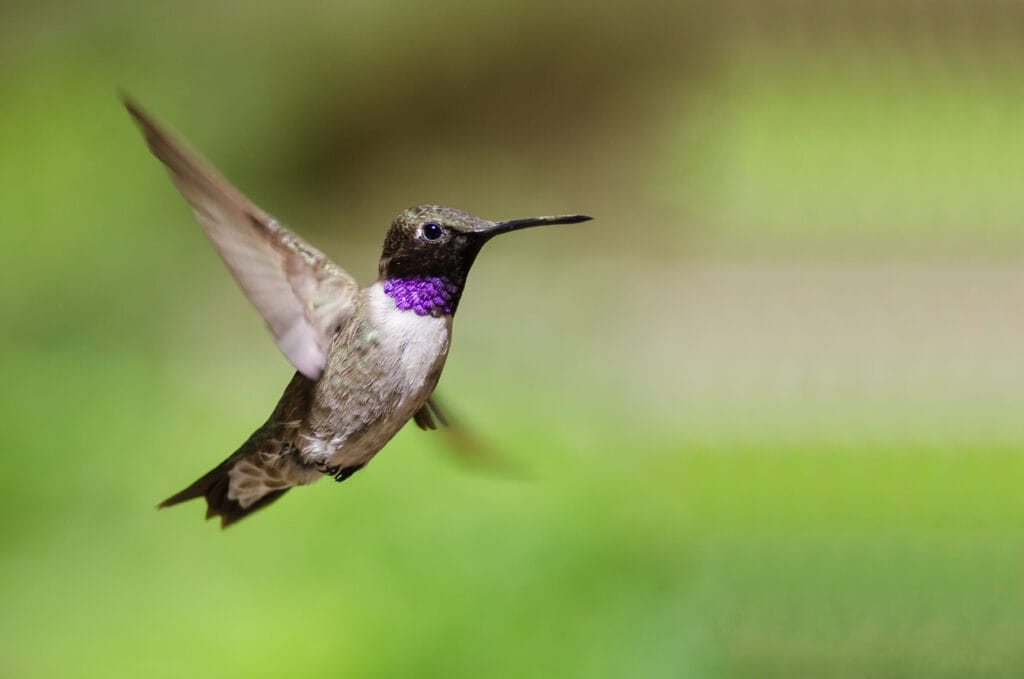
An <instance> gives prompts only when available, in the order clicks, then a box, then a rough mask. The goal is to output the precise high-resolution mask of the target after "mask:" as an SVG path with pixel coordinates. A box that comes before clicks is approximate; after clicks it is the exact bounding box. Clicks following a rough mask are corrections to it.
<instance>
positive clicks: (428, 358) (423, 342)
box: [124, 97, 590, 527]
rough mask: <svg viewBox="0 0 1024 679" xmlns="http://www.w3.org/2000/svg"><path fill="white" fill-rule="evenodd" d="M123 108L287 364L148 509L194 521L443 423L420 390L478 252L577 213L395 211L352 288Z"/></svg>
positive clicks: (231, 513) (356, 461)
mask: <svg viewBox="0 0 1024 679" xmlns="http://www.w3.org/2000/svg"><path fill="white" fill-rule="evenodd" d="M124 104H125V107H126V108H127V109H128V112H129V113H130V114H131V116H132V118H134V120H135V123H136V124H137V125H138V126H139V128H140V129H141V131H142V133H143V136H144V137H145V140H146V143H147V144H148V146H149V149H150V151H152V153H153V155H155V156H156V157H157V158H158V159H159V160H160V161H161V162H162V163H163V164H164V165H165V166H166V169H167V171H168V173H169V174H170V177H171V179H172V181H173V182H174V184H175V185H176V186H177V188H178V190H179V191H180V192H181V194H182V195H183V196H184V198H185V199H186V200H187V201H188V203H189V204H190V206H191V208H192V210H193V212H194V213H195V217H196V219H197V221H198V222H199V224H200V225H201V226H202V228H203V230H204V231H205V232H206V235H207V236H208V237H209V239H210V240H211V241H212V242H213V246H214V247H215V248H216V250H217V252H218V253H219V254H220V256H221V258H222V259H223V260H224V263H225V264H226V265H227V267H228V269H229V270H230V271H231V273H232V275H233V276H234V278H235V281H236V282H237V283H238V285H239V287H240V288H241V289H242V292H243V293H244V294H245V296H246V297H247V298H248V299H249V301H250V302H251V303H252V304H253V306H255V307H256V309H257V311H259V313H260V315H261V316H262V317H263V319H264V320H265V321H266V323H267V326H268V328H269V330H270V332H271V334H272V335H273V337H274V341H275V342H276V344H277V347H278V348H279V349H280V350H281V352H282V353H283V354H284V356H285V358H287V359H288V361H289V362H290V363H291V364H292V366H294V368H295V371H296V372H295V375H294V376H293V377H292V379H291V381H290V382H289V383H288V385H287V386H286V387H285V390H284V394H283V395H282V396H281V399H280V400H279V401H278V403H277V406H276V407H275V408H274V411H273V412H272V413H271V414H270V417H269V419H267V421H266V422H265V423H264V424H263V425H262V426H261V427H259V428H258V429H257V430H256V431H255V432H253V434H252V435H251V436H250V437H249V438H248V439H247V440H246V441H245V442H244V443H243V444H242V445H241V446H240V447H239V448H238V450H236V451H235V452H234V453H232V454H231V455H230V456H228V458H227V459H226V460H224V461H223V462H221V463H220V464H219V465H217V466H216V467H214V468H213V469H212V470H210V471H209V472H207V473H206V474H204V475H203V476H201V477H200V478H199V479H198V480H197V481H195V482H194V483H193V484H191V485H190V486H188V487H187V488H185V489H184V490H182V491H180V492H178V493H175V494H174V495H172V496H171V497H169V498H167V499H166V500H164V501H163V502H161V503H160V505H159V507H161V508H162V507H170V506H172V505H176V504H179V503H181V502H185V501H187V500H192V499H195V498H200V497H202V498H205V500H206V506H207V510H206V518H207V519H209V518H212V517H214V516H219V517H220V521H221V526H222V527H224V526H228V525H230V524H232V523H234V522H236V521H238V520H239V519H242V518H244V517H246V516H248V515H249V514H251V513H252V512H254V511H256V510H257V509H260V508H262V507H266V506H267V505H269V504H270V503H272V502H274V501H275V500H277V499H278V498H279V497H281V496H282V495H284V493H286V492H287V491H288V490H289V489H290V488H292V487H293V486H302V485H307V484H310V483H313V482H314V481H317V480H319V479H320V478H322V477H324V476H329V477H332V478H334V479H336V480H337V481H344V480H345V479H347V478H349V477H350V476H352V475H353V474H354V473H356V472H357V471H359V470H360V469H362V468H363V467H364V466H365V465H366V464H367V463H368V462H369V461H370V460H371V459H372V458H373V457H374V455H376V454H377V452H378V451H380V450H381V448H383V447H384V446H385V444H387V442H388V441H389V440H391V438H392V437H393V436H394V435H395V434H396V433H398V431H399V430H400V429H401V428H402V427H403V426H404V425H405V424H406V422H408V421H409V420H413V421H414V422H415V423H416V424H417V425H418V426H419V427H420V428H422V429H435V428H437V426H438V424H441V425H445V424H447V422H446V420H445V416H444V414H443V413H442V412H441V410H440V409H439V408H438V406H437V403H436V401H435V400H434V399H433V398H432V394H433V391H434V388H435V387H436V385H437V381H438V379H439V378H440V376H441V370H442V369H443V368H444V364H445V360H446V359H447V356H448V347H449V342H450V340H451V331H452V319H453V317H454V316H455V311H456V310H457V308H458V305H459V299H460V298H461V296H462V292H463V290H464V289H465V285H466V277H467V275H468V274H469V270H470V267H472V265H473V262H474V261H475V260H476V257H477V254H478V253H479V252H480V249H481V248H482V247H483V246H484V244H485V243H487V242H488V241H489V240H490V239H491V238H493V237H494V236H497V235H498V234H503V233H509V232H511V231H518V230H520V229H524V228H527V227H534V226H544V225H549V224H574V223H579V222H585V221H587V220H589V219H590V217H588V216H585V215H562V216H554V217H530V218H526V219H513V220H510V221H502V222H493V221H489V220H487V219H482V218H480V217H477V216H474V215H472V214H470V213H468V212H464V211H463V210H457V209H455V208H451V207H444V206H441V205H420V206H417V207H413V208H409V209H408V210H405V211H403V212H401V213H399V214H398V215H397V216H396V217H395V219H394V221H393V222H392V223H391V226H390V228H389V229H388V231H387V235H386V237H385V239H384V248H383V252H382V253H381V257H380V264H379V266H378V277H377V280H376V281H375V282H374V283H373V284H372V285H369V286H367V287H363V288H360V287H359V285H358V284H357V283H356V281H355V279H353V278H352V276H350V275H349V274H348V273H347V272H345V270H344V269H342V268H341V267H339V266H338V265H337V264H335V263H334V262H332V261H331V260H330V259H328V258H327V256H325V255H324V254H323V253H322V252H320V251H319V250H317V249H316V248H314V247H313V246H311V245H309V244H308V243H307V242H306V241H304V240H303V239H302V238H300V237H299V236H297V235H295V234H294V233H292V232H291V231H290V230H288V229H287V228H285V227H284V226H283V225H282V224H281V223H280V222H278V221H277V220H276V219H274V218H273V217H271V216H270V215H269V214H267V213H266V212H264V211H263V210H262V209H260V208H259V207H257V206H256V205H255V204H254V203H253V202H252V201H250V200H249V199H248V198H247V197H246V196H245V195H243V194H242V192H241V191H239V190H238V189H236V188H235V187H234V186H232V185H231V184H230V183H229V182H228V181H227V180H226V179H225V178H224V177H223V176H222V175H221V174H220V173H218V172H217V171H216V170H215V169H213V167H212V166H211V165H209V164H208V163H207V162H206V161H204V160H203V159H202V158H201V157H200V156H199V155H198V154H196V153H195V152H193V151H192V150H190V149H189V148H188V147H187V146H186V145H184V144H183V143H181V142H179V141H178V140H177V139H175V137H174V136H173V135H171V134H170V133H169V132H168V131H167V130H166V129H165V128H164V127H162V126H161V125H160V124H158V123H157V122H156V121H155V120H154V119H153V118H152V117H151V116H150V115H149V114H148V113H146V112H145V111H144V110H143V109H142V108H140V107H139V106H138V105H137V104H136V103H135V102H133V101H132V100H131V99H129V98H127V97H125V98H124Z"/></svg>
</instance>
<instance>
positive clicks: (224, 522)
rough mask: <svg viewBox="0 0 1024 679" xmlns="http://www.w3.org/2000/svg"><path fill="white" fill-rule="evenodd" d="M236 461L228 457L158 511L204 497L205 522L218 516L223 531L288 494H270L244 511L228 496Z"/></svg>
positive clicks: (165, 502) (235, 458)
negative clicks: (232, 470) (231, 473)
mask: <svg viewBox="0 0 1024 679" xmlns="http://www.w3.org/2000/svg"><path fill="white" fill-rule="evenodd" d="M237 461H238V458H237V457H235V456H231V457H229V458H228V459H227V460H225V461H224V462H222V463H221V464H219V465H217V466H216V467H214V468H213V469H211V470H210V471H209V472H207V473H206V474H204V475H203V476H201V477H200V478H199V479H197V480H196V481H195V482H194V483H193V484H192V485H190V486H188V487H187V488H185V489H184V490H182V491H179V492H177V493H175V494H174V495H172V496H171V497H169V498H167V499H166V500H164V501H163V502H161V503H160V504H159V505H157V508H158V509H163V508H165V507H173V506H174V505H177V504H180V503H182V502H187V501H188V500H194V499H195V498H198V497H203V498H206V518H207V519H210V518H213V517H215V516H219V517H220V525H221V527H222V528H226V527H227V526H230V525H231V524H233V523H234V522H235V521H238V520H239V519H242V518H245V517H246V516H248V515H249V514H251V513H252V512H254V511H256V510H257V509H260V508H262V507H266V506H267V505H269V504H270V503H271V502H273V501H274V500H276V499H277V498H279V497H281V496H282V495H284V494H285V493H286V492H287V491H288V488H279V489H276V490H271V491H270V492H268V493H266V494H265V495H263V496H262V497H260V498H259V499H257V500H256V501H254V502H252V503H251V504H249V505H247V506H244V507H243V506H242V505H241V504H240V503H239V502H238V500H235V499H232V498H230V497H229V496H228V491H229V489H230V488H231V476H230V472H231V468H232V467H233V466H234V465H235V463H236V462H237Z"/></svg>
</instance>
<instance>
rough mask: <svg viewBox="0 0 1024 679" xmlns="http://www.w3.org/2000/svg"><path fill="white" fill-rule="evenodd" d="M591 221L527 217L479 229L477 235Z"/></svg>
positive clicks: (583, 217) (579, 217)
mask: <svg viewBox="0 0 1024 679" xmlns="http://www.w3.org/2000/svg"><path fill="white" fill-rule="evenodd" d="M591 219H593V217H588V216H586V215H558V216H556V217H527V218H526V219H512V220H510V221H507V222H497V223H495V224H494V225H493V226H490V227H487V228H485V229H481V230H480V231H479V232H478V233H483V234H486V235H487V236H497V235H498V234H499V233H508V232H509V231H516V230H518V229H526V228H529V227H531V226H545V225H547V224H579V223H580V222H587V221H590V220H591Z"/></svg>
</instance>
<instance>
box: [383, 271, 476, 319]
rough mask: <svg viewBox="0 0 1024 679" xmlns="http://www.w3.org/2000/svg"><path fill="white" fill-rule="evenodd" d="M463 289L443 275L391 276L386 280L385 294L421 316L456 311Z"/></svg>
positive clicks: (399, 305) (448, 313) (396, 303)
mask: <svg viewBox="0 0 1024 679" xmlns="http://www.w3.org/2000/svg"><path fill="white" fill-rule="evenodd" d="M460 293H461V290H460V288H459V286H458V285H456V284H455V283H452V282H451V281H450V280H449V279H447V278H443V277H441V276H414V277H412V278H389V279H387V280H386V281H384V294H385V295H387V296H388V297H391V298H393V299H394V300H395V306H397V307H398V308H399V309H401V310H402V311H409V310H410V309H411V310H412V311H415V312H416V314H417V315H419V316H443V315H449V316H450V315H451V314H454V313H455V307H456V306H457V305H458V303H459V295H460Z"/></svg>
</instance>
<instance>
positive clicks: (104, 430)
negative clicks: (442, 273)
mask: <svg viewBox="0 0 1024 679" xmlns="http://www.w3.org/2000/svg"><path fill="white" fill-rule="evenodd" d="M1022 20H1024V12H1022V11H1021V10H1020V9H1019V8H1015V7H1013V6H1011V5H1010V4H1008V3H995V2H993V3H986V2H938V3H915V2H896V3H853V2H850V3H839V2H831V3H803V2H780V3H729V4H727V6H719V5H718V4H715V3H684V2H680V3H665V4H661V3H649V4H648V3H643V4H641V5H640V6H637V5H636V4H635V3H625V2H622V3H620V2H611V3H597V4H595V3H584V2H569V3H560V4H558V5H557V6H555V5H551V4H550V3H539V2H527V3H516V4H510V5H508V6H506V5H502V4H498V3H491V2H480V3H472V4H470V5H466V4H465V3H457V2H450V1H444V0H443V1H441V2H433V3H422V4H407V5H402V4H398V5H396V4H393V3H378V2H369V1H362V2H348V3H308V4H284V3H270V2H256V3H245V4H244V5H241V4H238V3H221V2H214V3H208V2H204V3H199V2H186V3H176V4H171V5H166V6H159V5H157V4H139V3H128V2H96V3H88V4H86V3H67V4H66V5H65V4H63V3H54V2H34V3H26V2H13V3H7V4H5V5H4V6H3V8H2V9H0V44H2V45H3V51H2V55H3V58H2V59H0V208H2V211H3V215H4V217H3V224H2V227H0V228H2V241H0V271H2V272H3V276H4V279H3V282H4V284H3V286H2V287H0V313H2V318H3V332H2V334H0V374H2V376H3V386H2V387H0V413H2V419H0V453H2V454H0V525H2V530H3V535H4V545H3V548H2V551H0V601H3V605H2V607H0V676H4V677H42V676H54V677H69V676H103V677H113V676H130V677H138V676H168V677H170V676H175V677H177V676H182V675H186V676H187V675H192V676H215V675H220V676H268V677H270V676H273V677H277V676H282V675H283V674H288V675H292V674H295V675H300V676H337V675H339V674H344V675H351V676H371V677H377V676H379V677H385V676H394V677H408V676H444V677H458V676H467V677H469V676H474V677H475V676H481V675H484V676H510V677H512V676H516V677H519V676H587V677H592V676H609V677H660V676H665V677H678V676H687V677H689V676H694V677H696V676H723V677H733V676H750V677H765V676H787V677H788V676H850V677H864V676H908V675H909V676H1019V675H1020V673H1021V670H1022V668H1024V645H1022V644H1021V639H1022V638H1024V580H1022V578H1021V558H1022V553H1024V551H1022V550H1024V540H1022V538H1021V526H1022V525H1024V501H1022V500H1021V493H1020V486H1021V482H1022V480H1024V455H1022V452H1024V418H1022V417H1021V416H1020V413H1021V412H1022V406H1024V315H1022V310H1024V272H1022V271H1024V270H1022V268H1021V265H1022V261H1021V260H1022V257H1021V255H1022V246H1024V230H1022V228H1021V215H1022V214H1024V197H1022V196H1024V192H1022V191H1021V189H1020V187H1021V186H1024V160H1022V158H1024V123H1022V122H1021V121H1022V120H1024V117H1022V116H1021V112H1022V108H1024V84H1022V81H1021V78H1020V77H1019V73H1020V72H1021V67H1022V66H1024V47H1022V45H1024V32H1022V29H1021V26H1022V25H1024V23H1022ZM119 88H123V89H124V90H126V91H128V92H130V93H131V94H132V95H133V96H135V97H137V98H138V99H139V100H140V101H141V102H142V103H143V104H144V105H145V106H147V107H148V108H149V109H151V110H152V111H153V112H154V113H155V114H156V115H157V116H158V117H160V118H161V119H163V120H165V121H166V122H167V123H168V124H169V125H170V126H171V127H173V128H175V129H177V130H179V131H180V132H181V133H182V134H183V135H184V136H185V137H187V138H188V139H189V140H190V141H191V142H192V143H193V144H194V145H195V146H196V147H197V148H198V149H199V150H201V151H202V152H203V153H204V154H205V155H207V156H208V157H209V158H210V159H211V160H212V161H213V162H214V163H215V164H216V165H218V166H219V167H220V168H221V169H222V170H223V171H224V172H225V173H226V174H227V175H228V176H229V177H231V178H232V179H233V180H234V181H235V182H236V183H237V184H238V185H239V186H240V187H241V188H242V189H243V190H245V191H246V192H247V193H249V194H250V195H251V196H252V197H253V198H254V199H255V200H256V201H257V202H258V203H260V204H261V205H262V206H263V207H265V208H266V209H267V210H269V211H270V212H272V213H274V214H275V215H276V216H278V217H279V218H281V219H282V221H284V222H286V223H288V224H289V225H291V226H292V227H293V228H295V229H296V230H297V231H299V232H300V233H301V234H302V235H304V236H305V237H307V238H308V239H309V240H311V241H313V242H314V243H316V244H317V245H318V246H319V247H321V248H322V249H323V250H325V251H326V252H327V253H329V254H330V255H331V256H332V257H334V258H335V259H336V261H338V262H339V263H340V264H342V265H343V266H345V267H346V268H347V269H349V270H350V271H351V272H352V273H353V274H354V275H356V277H357V278H359V279H360V280H361V281H363V282H369V281H371V280H372V279H373V277H374V276H375V275H376V257H377V255H378V248H379V245H380V241H381V239H382V236H383V233H384V230H385V229H386V226H387V224H388V222H389V220H390V219H391V217H392V215H393V214H394V213H396V212H398V211H399V210H400V209H403V208H405V207H408V206H409V205H413V204H417V203H422V202H441V203H446V204H451V205H455V206H458V207H462V208H465V209H468V210H471V211H473V212H476V213H479V214H482V215H484V216H488V217H493V218H513V217H521V216H528V215H533V214H544V213H557V212H577V211H578V212H586V213H589V214H592V215H594V216H595V217H596V219H595V221H594V222H591V223H588V224H586V225H581V226H578V227H563V228H557V229H549V230H545V231H541V230H536V231H530V232H528V233H524V234H522V235H518V236H516V237H509V238H508V239H507V242H506V241H503V242H495V243H494V244H492V245H490V246H488V249H487V250H486V251H485V252H484V253H483V254H482V256H481V258H480V260H479V263H478V265H477V267H476V270H475V271H474V273H473V276H472V278H471V283H470V286H469V289H468V291H467V293H466V295H465V297H464V299H463V302H462V305H461V307H460V312H459V317H458V321H457V322H456V324H455V337H454V345H453V348H452V355H451V358H450V360H449V365H448V369H447V371H446V373H445V376H444V378H443V379H442V383H441V384H442V386H441V391H442V393H443V394H444V395H445V396H444V398H445V400H446V402H448V403H450V404H451V407H452V409H453V410H454V411H455V412H456V413H458V414H459V416H460V419H462V420H463V421H464V422H466V423H467V424H468V425H469V426H470V427H472V428H473V429H474V430H475V431H476V432H477V433H478V434H479V435H482V436H483V437H484V438H486V439H487V440H488V441H489V442H490V444H491V445H493V446H495V447H497V448H500V449H501V450H502V451H503V452H504V453H505V454H507V455H509V456H510V457H511V458H512V459H514V461H515V462H516V463H517V464H518V465H520V466H522V467H524V468H526V469H527V470H528V471H529V473H528V474H527V475H526V476H527V478H526V479H515V480H510V479H507V478H503V477H498V478H493V477H489V476H487V475H474V474H468V473H466V472H465V471H463V470H461V469H459V468H458V467H455V466H452V465H450V464H448V463H447V462H446V460H445V458H444V455H443V453H444V446H443V444H442V443H441V442H440V439H439V438H438V436H437V435H436V434H434V435H432V434H430V433H423V432H420V431H418V430H413V429H411V428H410V430H407V431H403V432H402V433H401V434H400V435H399V436H398V437H397V438H396V439H395V441H393V442H392V444H390V445H389V446H388V448H387V449H386V450H385V451H384V453H382V454H381V455H380V456H379V457H378V458H377V459H375V460H374V462H373V464H372V465H370V466H369V467H368V469H367V470H365V471H363V472H361V473H360V474H358V475H356V476H355V477H353V478H352V479H351V480H349V481H347V482H346V483H345V484H344V485H340V486H339V485H337V484H334V483H331V482H329V481H322V482H321V483H319V484H317V485H315V486H313V487H312V488H308V489H301V490H298V491H294V492H292V493H290V494H289V495H288V496H287V497H285V498H284V499H283V500H281V501H280V502H279V503H277V504H276V505H274V507H273V508H272V509H269V510H267V511H265V512H260V513H259V514H257V515H256V516H254V517H253V518H251V519H247V520H246V521H245V522H243V523H242V524H240V525H239V526H237V527H236V528H233V529H231V530H229V531H226V532H223V533H222V532H220V531H219V530H217V529H216V528H215V526H213V525H206V524H203V523H202V521H201V514H202V509H201V507H200V506H199V504H198V503H194V504H192V505H187V506H184V507H180V508H176V509H174V510H173V511H167V512H160V513H157V512H156V511H154V510H153V509H152V507H153V505H154V504H155V503H156V501H158V500H160V499H162V498H163V497H165V496H166V495H168V494H170V493H171V492H173V491H175V490H177V489H179V488H180V487H182V486H184V485H185V484H186V483H188V482H190V481H191V480H193V478H195V477H197V476H198V475H199V474H200V473H201V472H203V471H205V470H206V469H207V468H209V467H212V466H213V465H214V464H216V463H217V462H218V461H219V460H220V459H221V458H222V457H224V456H226V455H227V454H228V453H230V452H231V451H232V450H234V448H235V447H236V446H237V445H238V444H239V443H240V442H241V441H242V440H244V438H245V437H246V436H247V435H248V434H249V433H250V431H251V430H252V429H253V428H255V427H256V426H257V425H258V424H259V423H261V422H262V421H263V419H264V418H265V417H266V415H267V414H268V413H269V411H270V409H271V408H272V406H273V404H274V402H275V399H276V398H277V396H278V394H279V392H280V390H281V389H282V388H283V386H284V384H285V382H286V381H287V379H288V377H289V375H290V372H291V371H290V370H289V368H288V366H287V364H286V362H285V361H284V359H283V358H282V357H281V356H280V355H279V354H278V353H277V352H276V350H275V348H274V347H273V344H272V342H271V341H270V339H269V337H268V336H267V335H266V333H265V331H264V330H263V328H262V325H261V322H260V320H259V319H258V317H257V316H256V314H255V312H254V311H253V310H251V309H250V308H249V307H248V306H247V304H246V302H245V300H244V299H243V298H242V296H241V295H239V294H238V292H237V291H236V289H235V287H234V285H233V283H232V282H231V281H230V280H229V276H228V274H227V273H226V271H225V270H224V267H223V266H222V264H221V263H220V262H219V260H218V259H217V257H216V255H215V254H214V252H213V249H212V248H211V247H210V245H209V244H208V243H207V242H206V241H205V240H204V238H203V236H202V233H201V231H200V229H199V228H198V227H197V226H196V225H195V224H194V223H193V221H192V218H191V216H190V214H189V212H188V210H187V208H186V207H185V205H184V202H183V201H182V200H181V199H180V198H179V197H178V196H177V195H176V194H175V192H174V190H173V188H172V187H171V184H170V182H169V181H168V180H167V178H166V176H165V175H164V173H163V172H162V170H161V169H160V167H159V165H158V163H157V161H155V160H154V159H153V158H151V157H150V156H149V155H148V154H147V152H146V151H145V149H144V146H143V144H142V142H141V140H140V138H139V135H138V133H137V131H136V130H135V129H134V128H133V127H132V125H131V123H130V122H129V119H128V117H127V115H126V114H125V113H124V111H123V110H122V109H121V108H120V105H119V103H118V100H117V91H118V89H119Z"/></svg>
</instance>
